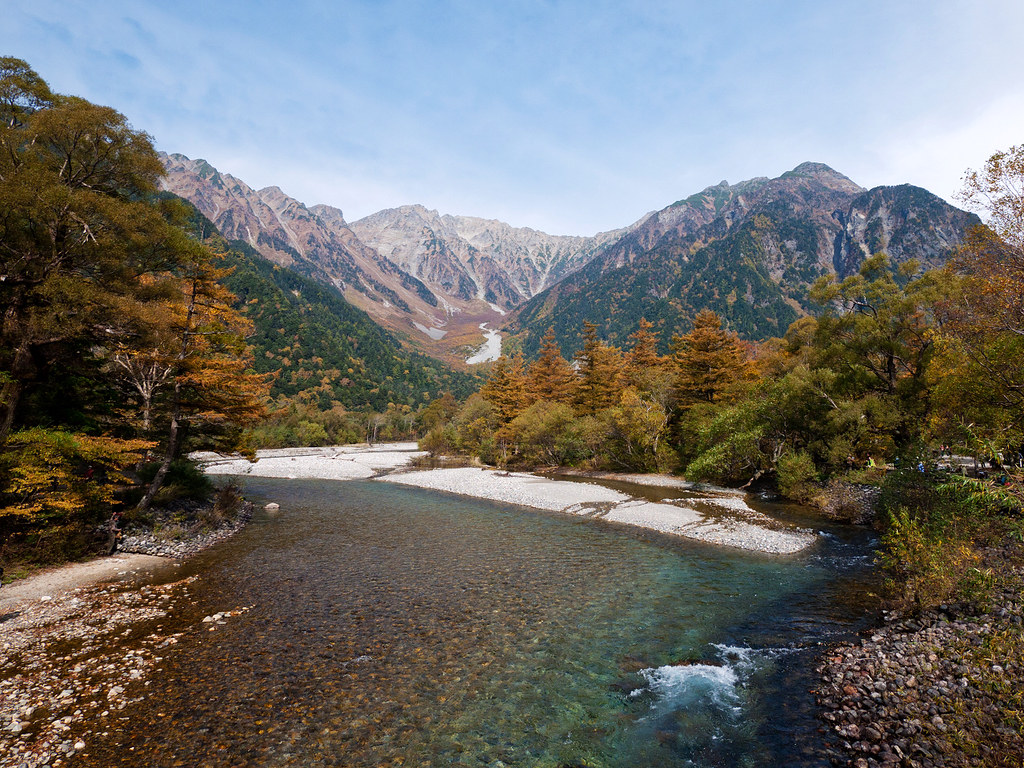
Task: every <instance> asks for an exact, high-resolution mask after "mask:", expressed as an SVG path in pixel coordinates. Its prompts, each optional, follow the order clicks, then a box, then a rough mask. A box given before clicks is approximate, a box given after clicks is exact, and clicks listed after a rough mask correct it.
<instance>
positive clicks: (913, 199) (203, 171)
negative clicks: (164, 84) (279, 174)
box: [162, 154, 978, 364]
mask: <svg viewBox="0 0 1024 768" xmlns="http://www.w3.org/2000/svg"><path fill="white" fill-rule="evenodd" d="M162 160H163V162H164V165H165V167H166V169H167V175H166V177H165V180H164V187H165V189H167V190H168V191H170V192H173V193H175V194H177V195H180V196H181V197H184V198H185V199H187V200H189V201H190V202H191V203H193V204H194V205H195V206H196V208H197V209H198V210H199V211H200V212H201V213H202V214H204V215H205V216H206V217H208V218H209V219H210V220H211V221H212V222H213V223H214V224H215V225H216V226H217V228H218V229H219V230H220V231H221V232H222V233H223V235H224V236H225V237H226V238H228V239H229V240H242V241H244V242H245V243H247V244H248V245H250V246H251V247H252V248H254V249H255V250H256V251H257V252H258V253H259V254H260V255H262V256H263V257H264V258H265V259H268V260H269V261H271V262H273V263H275V264H278V265H280V266H285V267H289V268H291V269H294V270H295V271H297V272H299V273H301V274H303V275H306V276H307V277H310V278H312V279H314V280H316V281H319V282H321V283H325V284H328V285H330V286H333V287H334V288H335V289H337V291H339V292H340V293H341V295H342V296H343V297H344V298H345V299H346V300H347V301H348V302H349V303H351V304H353V305H355V306H356V307H359V308H360V309H363V310H365V311H366V312H367V313H368V314H369V315H370V316H371V317H372V318H373V319H374V320H375V321H376V322H377V323H379V324H380V325H382V326H384V327H385V328H387V329H388V330H390V331H391V332H392V333H394V334H395V335H396V336H397V337H398V338H399V339H400V340H401V341H402V343H403V344H404V345H406V346H409V347H412V348H414V349H417V350H420V351H423V352H426V353H428V354H431V355H433V356H436V357H439V358H441V359H443V360H445V361H447V362H449V363H456V364H461V363H463V362H464V361H465V360H466V358H467V356H468V355H469V354H471V353H472V352H473V350H475V349H476V348H477V347H478V346H479V345H480V343H481V341H482V337H481V329H483V328H484V325H485V324H490V325H491V326H494V327H498V326H501V327H504V329H505V330H506V331H508V332H509V333H511V334H512V338H513V344H514V345H517V346H519V347H520V348H522V349H523V350H524V351H525V352H526V353H527V354H528V355H529V354H532V353H533V352H534V351H536V349H537V347H538V346H539V341H540V338H541V336H542V335H543V334H544V332H545V330H546V329H547V328H548V326H554V327H555V330H556V335H557V337H558V339H559V341H560V343H561V344H562V346H563V351H564V352H566V353H567V354H568V353H571V352H572V351H573V350H574V349H575V348H576V346H577V345H578V333H579V331H580V329H581V327H582V323H583V321H584V320H589V321H591V322H595V323H597V325H598V326H599V327H600V328H601V331H602V334H603V336H604V337H605V338H607V339H609V340H610V341H612V342H622V341H624V340H625V339H626V337H628V335H629V334H630V333H632V331H633V330H635V329H636V327H637V324H638V322H639V320H640V318H641V317H646V318H647V319H648V320H649V321H651V322H653V323H654V324H655V328H656V329H658V330H661V331H663V333H662V343H663V344H667V341H668V336H669V335H670V334H671V333H672V332H675V331H678V330H685V329H686V327H687V325H688V322H689V318H690V317H692V316H693V314H694V313H695V312H696V311H698V310H700V309H702V308H705V307H707V308H711V309H714V310H715V311H717V312H718V313H719V314H720V315H721V316H722V317H723V318H724V319H725V321H726V323H727V324H728V325H729V326H730V327H731V328H732V329H734V330H736V331H737V332H739V333H740V335H741V336H744V337H746V338H752V339H760V338H766V337H768V336H773V335H780V334H782V333H784V332H785V330H786V328H787V327H788V325H789V324H790V323H791V322H792V321H793V320H794V319H796V318H797V317H799V316H801V315H805V314H808V313H810V312H813V311H814V309H815V308H814V307H813V306H811V305H810V304H809V302H808V299H807V289H808V287H809V286H810V285H811V284H812V283H813V282H814V280H816V279H817V278H818V277H820V276H822V275H837V276H839V277H840V278H842V277H845V276H847V275H849V274H852V273H854V272H856V270H857V269H858V268H859V266H860V264H861V263H862V262H863V260H864V259H865V258H866V257H867V256H869V255H871V254H873V253H875V252H877V251H879V250H885V251H886V252H887V253H888V254H889V255H890V257H891V258H892V259H893V260H895V261H897V262H902V261H906V260H907V259H911V258H913V259H918V260H919V261H920V262H921V263H922V265H923V266H926V267H929V266H938V265H941V264H942V263H944V261H945V260H946V258H947V257H948V256H949V255H950V253H951V252H952V251H953V250H954V249H955V248H956V247H957V245H958V244H959V243H960V242H961V241H962V239H963V237H964V234H965V232H966V230H967V229H969V228H970V227H971V226H972V225H973V224H975V223H978V219H977V217H975V216H974V215H973V214H968V213H965V212H964V211H961V210H959V209H957V208H955V207H953V206H951V205H949V204H948V203H946V202H945V201H943V200H942V199H941V198H939V197H937V196H935V195H933V194H931V193H930V192H928V191H927V190H924V189H922V188H920V187H914V186H911V185H900V186H882V187H875V188H873V189H870V190H869V189H864V188H863V187H861V186H859V185H858V184H856V183H855V182H853V181H852V180H850V179H849V178H847V177H846V176H844V175H842V174H841V173H838V172H837V171H835V170H833V169H831V168H829V167H828V166H826V165H823V164H820V163H803V164H801V165H799V166H797V167H796V168H794V169H793V170H792V171H789V172H787V173H784V174H782V175H781V176H779V177H778V178H775V179H768V178H756V179H751V180H748V181H743V182H740V183H738V184H733V185H730V184H728V183H727V182H724V181H723V182H721V183H720V184H718V185H715V186H712V187H708V188H707V189H705V190H703V191H702V192H699V193H697V194H695V195H692V196H690V197H687V198H685V199H683V200H679V201H677V202H675V203H672V204H671V205H669V206H667V207H665V208H663V209H661V210H659V211H655V212H652V213H649V214H647V215H646V216H644V217H642V218H641V219H640V220H639V221H637V222H635V223H633V224H632V225H630V226H628V227H624V228H622V229H617V230H612V231H608V232H602V233H599V234H597V235H594V236H592V237H573V236H558V235H548V234H545V233H543V232H538V231H536V230H533V229H529V228H517V227H512V226H510V225H508V224H505V223H504V222H500V221H496V220H490V219H481V218H475V217H468V216H452V215H441V214H439V213H438V212H437V211H433V210H428V209H427V208H425V207H423V206H420V205H406V206H401V207H398V208H390V209H387V210H383V211H379V212H377V213H374V214H372V215H370V216H367V217H365V218H362V219H359V220H357V221H354V222H348V221H346V219H345V218H344V215H343V213H342V211H340V210H339V209H337V208H333V207H331V206H326V205H313V206H309V207H307V206H306V205H304V204H303V203H301V202H299V201H298V200H295V199H294V198H291V197H289V196H287V195H286V194H285V193H284V192H282V191H281V190H280V189H279V188H277V187H267V188H265V189H260V190H254V189H252V188H251V187H249V186H248V185H247V184H246V183H245V182H243V181H241V180H239V179H236V178H235V177H233V176H231V175H229V174H226V173H221V172H220V171H218V170H217V169H215V168H214V167H213V166H211V165H210V164H209V163H207V162H206V161H204V160H191V159H189V158H187V157H185V156H184V155H180V154H175V155H163V156H162Z"/></svg>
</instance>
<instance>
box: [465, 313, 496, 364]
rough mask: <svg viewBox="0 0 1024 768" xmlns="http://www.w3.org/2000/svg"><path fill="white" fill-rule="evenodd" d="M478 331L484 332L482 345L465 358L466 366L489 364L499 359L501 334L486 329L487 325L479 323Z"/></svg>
mask: <svg viewBox="0 0 1024 768" xmlns="http://www.w3.org/2000/svg"><path fill="white" fill-rule="evenodd" d="M480 330H481V331H483V332H484V343H483V344H481V345H480V348H479V349H478V350H477V351H476V352H474V353H473V354H472V355H470V356H469V357H468V358H466V363H467V364H468V365H477V364H479V363H490V362H492V361H494V360H497V359H498V358H499V357H501V334H500V333H498V331H492V330H491V329H490V328H488V327H487V323H480Z"/></svg>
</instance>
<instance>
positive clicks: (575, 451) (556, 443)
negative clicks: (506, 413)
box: [501, 400, 586, 466]
mask: <svg viewBox="0 0 1024 768" xmlns="http://www.w3.org/2000/svg"><path fill="white" fill-rule="evenodd" d="M501 434H502V436H503V437H504V438H505V439H506V440H507V441H508V442H509V443H511V444H512V445H514V446H515V455H514V457H512V458H511V459H510V462H514V463H521V464H526V465H529V466H539V465H554V466H562V465H570V464H575V463H576V462H578V461H579V460H580V459H581V458H583V457H584V456H585V454H586V448H585V445H584V442H583V436H582V432H581V427H580V423H579V422H578V420H577V419H576V415H575V413H574V412H573V409H572V407H570V406H569V405H566V404H564V403H553V402H550V401H548V400H538V401H537V402H536V403H534V404H533V405H531V406H530V407H529V408H527V409H526V410H525V411H523V412H522V413H521V414H519V415H518V416H517V417H516V418H515V419H513V420H512V422H511V423H510V424H509V425H508V426H507V427H506V428H505V429H503V430H502V433H501Z"/></svg>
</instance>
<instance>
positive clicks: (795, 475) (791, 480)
mask: <svg viewBox="0 0 1024 768" xmlns="http://www.w3.org/2000/svg"><path fill="white" fill-rule="evenodd" d="M777 472H778V487H779V493H781V494H782V495H783V496H785V497H786V498H787V499H792V500H793V501H798V502H801V503H807V502H808V501H810V500H811V499H812V498H813V497H814V495H815V493H816V492H817V490H818V485H817V482H818V479H819V478H818V469H817V467H816V466H815V465H814V459H812V458H811V456H810V454H808V453H807V452H806V451H795V452H787V453H784V454H783V455H782V456H780V457H779V461H778V466H777Z"/></svg>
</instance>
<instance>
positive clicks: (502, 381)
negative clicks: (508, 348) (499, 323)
mask: <svg viewBox="0 0 1024 768" xmlns="http://www.w3.org/2000/svg"><path fill="white" fill-rule="evenodd" d="M480 394H481V395H482V396H483V397H484V399H486V400H487V401H488V402H489V403H490V404H491V406H492V407H493V408H494V413H495V415H496V416H497V418H498V421H499V422H500V423H502V424H508V423H509V422H510V421H512V419H514V418H515V417H516V416H518V415H519V414H520V412H522V410H523V409H524V408H526V406H527V404H528V403H527V400H528V397H529V396H528V394H527V391H526V374H525V373H524V371H523V357H522V355H519V354H516V355H514V356H512V357H511V358H510V357H507V356H506V355H502V356H501V357H499V358H498V359H497V361H495V363H494V367H492V368H491V373H490V376H489V377H488V379H487V382H486V383H485V384H484V385H483V386H482V387H481V388H480Z"/></svg>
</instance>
